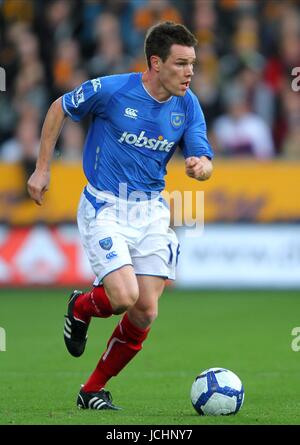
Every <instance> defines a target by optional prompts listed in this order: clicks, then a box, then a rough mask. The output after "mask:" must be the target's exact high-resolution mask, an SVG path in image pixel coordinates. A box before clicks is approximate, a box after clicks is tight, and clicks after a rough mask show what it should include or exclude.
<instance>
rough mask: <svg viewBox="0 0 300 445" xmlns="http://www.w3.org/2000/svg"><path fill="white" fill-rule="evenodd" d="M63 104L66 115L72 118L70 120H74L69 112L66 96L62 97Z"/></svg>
mask: <svg viewBox="0 0 300 445" xmlns="http://www.w3.org/2000/svg"><path fill="white" fill-rule="evenodd" d="M61 103H62V107H63V110H64V112H65V114H67V115H68V116H70V118H71V119H72V120H74V117H73V116H72V114H71V113H70V112H69V110H68V109H67V105H66V99H65V96H64V95H63V96H62V101H61Z"/></svg>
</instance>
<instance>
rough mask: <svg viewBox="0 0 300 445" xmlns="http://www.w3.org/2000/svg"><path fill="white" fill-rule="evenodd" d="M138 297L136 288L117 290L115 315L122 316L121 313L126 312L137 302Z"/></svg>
mask: <svg viewBox="0 0 300 445" xmlns="http://www.w3.org/2000/svg"><path fill="white" fill-rule="evenodd" d="M138 297H139V293H138V288H134V287H133V288H132V289H126V288H122V289H119V290H118V291H117V292H116V294H115V298H114V301H115V305H114V306H115V310H114V313H115V314H122V313H123V312H125V311H127V310H128V309H129V308H131V307H132V306H133V305H134V304H135V303H136V301H137V299H138Z"/></svg>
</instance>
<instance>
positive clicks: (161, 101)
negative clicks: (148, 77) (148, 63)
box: [141, 79, 173, 104]
mask: <svg viewBox="0 0 300 445" xmlns="http://www.w3.org/2000/svg"><path fill="white" fill-rule="evenodd" d="M141 83H142V86H143V88H144V90H145V91H146V93H147V94H148V95H149V96H150V97H151V99H153V100H155V101H156V102H158V103H159V104H164V103H165V102H169V100H171V99H172V98H173V96H171V97H169V99H167V100H158V99H155V97H153V96H152V95H151V94H150V93H149V91H148V90H147V88H146V87H145V85H144V82H143V80H142V79H141Z"/></svg>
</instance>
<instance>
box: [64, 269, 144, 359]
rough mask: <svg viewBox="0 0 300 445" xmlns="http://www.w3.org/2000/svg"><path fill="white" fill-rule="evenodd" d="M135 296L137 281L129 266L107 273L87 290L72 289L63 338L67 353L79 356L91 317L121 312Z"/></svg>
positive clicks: (82, 349)
mask: <svg viewBox="0 0 300 445" xmlns="http://www.w3.org/2000/svg"><path fill="white" fill-rule="evenodd" d="M137 298H138V283H137V279H136V276H135V273H134V271H133V267H132V266H131V265H125V266H122V267H120V268H119V269H117V270H115V271H112V272H110V273H108V274H107V275H106V276H105V277H104V279H103V286H96V287H94V289H93V290H91V291H90V292H86V293H82V292H80V291H74V292H73V293H72V295H71V297H70V300H69V303H68V314H67V315H66V317H65V327H64V339H65V344H66V347H67V349H68V351H69V352H70V354H71V355H73V356H74V357H79V356H80V355H82V353H83V352H84V349H85V344H86V341H87V329H88V326H89V322H90V319H91V317H100V318H107V317H110V316H111V315H112V314H121V313H123V312H125V311H126V310H127V309H128V308H129V307H130V306H132V305H133V304H134V303H135V302H136V300H137Z"/></svg>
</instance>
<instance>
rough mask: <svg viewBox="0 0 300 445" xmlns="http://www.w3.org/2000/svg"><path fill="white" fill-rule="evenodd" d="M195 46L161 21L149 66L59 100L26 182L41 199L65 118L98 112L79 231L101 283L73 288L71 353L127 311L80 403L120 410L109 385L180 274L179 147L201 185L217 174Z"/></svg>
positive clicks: (151, 38) (149, 38) (179, 28)
mask: <svg viewBox="0 0 300 445" xmlns="http://www.w3.org/2000/svg"><path fill="white" fill-rule="evenodd" d="M196 44H197V41H196V39H195V37H194V36H193V34H192V33H191V32H190V31H189V30H188V29H187V28H186V27H185V26H183V25H181V24H175V23H172V22H164V23H160V24H158V25H155V26H153V27H152V28H150V29H149V31H148V32H147V35H146V38H145V55H146V59H147V65H148V67H147V70H146V72H144V73H128V74H121V75H113V76H106V77H102V78H96V79H92V80H89V81H87V82H84V83H83V84H82V85H81V86H79V87H78V88H76V89H75V90H74V91H71V92H69V93H67V94H64V95H63V96H62V97H60V98H58V99H57V100H55V101H54V102H53V103H52V105H51V106H50V108H49V110H48V113H47V115H46V118H45V122H44V125H43V128H42V134H41V146H40V152H39V156H38V160H37V164H36V170H35V172H34V173H33V175H32V176H31V178H30V179H29V181H28V191H29V194H30V195H31V197H32V199H33V200H34V201H35V202H36V203H37V204H39V205H41V204H42V200H43V195H44V193H45V191H46V190H47V189H48V185H49V180H50V162H51V158H52V154H53V150H54V146H55V143H56V141H57V138H58V136H59V133H60V130H61V128H62V125H63V122H64V120H65V118H66V117H70V118H71V119H73V120H74V121H79V120H80V119H82V118H83V117H85V116H86V115H88V114H89V115H91V117H92V119H91V124H90V128H89V131H88V135H87V138H86V142H85V146H84V151H83V169H84V173H85V175H86V178H87V185H86V187H85V188H84V190H83V193H82V196H81V199H80V203H79V208H78V227H79V232H80V235H81V239H82V243H83V246H84V248H85V250H86V253H87V255H88V258H89V261H90V264H91V267H92V269H93V271H94V273H95V275H96V280H95V282H94V286H93V288H92V290H91V291H89V292H85V293H83V292H81V291H78V290H75V291H74V292H73V293H72V295H71V296H70V298H69V300H68V308H67V315H66V316H65V325H64V340H65V344H66V347H67V349H68V351H69V352H70V354H72V355H73V356H75V357H79V356H80V355H81V354H82V353H83V352H84V349H85V344H86V341H87V330H88V326H89V323H90V320H91V317H100V318H106V317H110V316H111V315H112V314H124V315H123V316H122V318H121V320H120V322H119V323H118V325H117V326H116V328H115V330H114V331H113V333H112V335H111V337H110V339H109V340H108V343H107V349H106V350H105V351H104V353H103V354H102V356H101V358H100V360H99V362H98V364H97V366H96V368H95V370H94V371H93V372H92V374H91V376H90V377H89V379H88V380H87V382H86V383H85V384H84V385H83V386H82V387H81V389H80V392H79V395H78V398H77V406H78V407H79V408H83V409H98V410H101V409H118V407H117V406H115V405H114V404H113V403H112V398H111V395H110V393H109V392H108V391H106V389H105V387H106V384H107V382H108V380H109V379H110V378H111V377H113V376H116V375H117V374H118V373H119V372H120V371H121V370H122V369H123V368H124V367H125V366H126V365H127V363H128V362H129V361H130V360H132V359H133V357H134V356H135V355H136V354H137V353H138V352H139V351H140V350H141V348H142V344H143V342H144V340H145V339H146V337H147V335H148V334H149V330H150V327H151V325H152V323H153V321H154V320H155V318H156V316H157V310H158V309H157V307H158V299H159V297H160V295H161V294H162V292H163V290H164V286H165V282H166V279H171V280H172V279H175V267H176V263H177V257H178V254H179V246H178V241H177V238H176V235H175V232H174V231H173V230H172V229H171V228H170V227H169V221H170V212H169V209H168V206H167V204H166V202H165V201H164V200H163V199H162V197H161V195H160V192H161V191H162V190H163V189H164V185H165V182H164V176H165V174H166V165H167V162H168V161H169V159H170V158H171V157H172V155H173V153H174V151H175V149H176V147H177V146H180V148H181V149H182V151H183V154H184V157H185V168H186V174H187V175H188V176H190V177H192V178H195V179H197V180H200V181H203V180H206V179H208V178H209V177H210V175H211V173H212V162H211V159H212V157H213V153H212V149H211V147H210V144H209V142H208V140H207V135H206V124H205V119H204V116H203V113H202V110H201V107H200V105H199V102H198V100H197V98H196V96H195V95H194V94H193V93H192V91H191V90H190V89H189V85H190V82H191V78H192V75H193V65H194V63H195V49H194V47H195V45H196ZM75 180H76V179H75ZM139 215H140V216H139Z"/></svg>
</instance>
